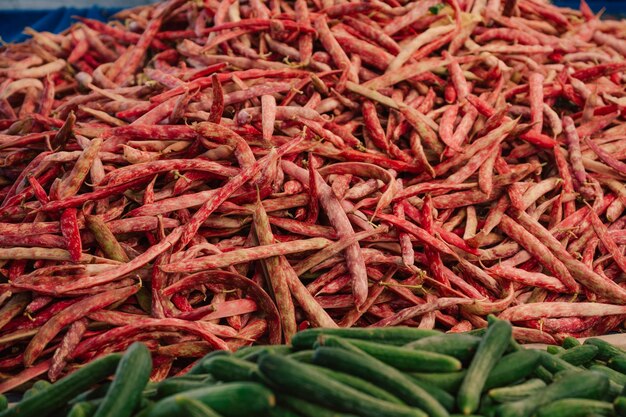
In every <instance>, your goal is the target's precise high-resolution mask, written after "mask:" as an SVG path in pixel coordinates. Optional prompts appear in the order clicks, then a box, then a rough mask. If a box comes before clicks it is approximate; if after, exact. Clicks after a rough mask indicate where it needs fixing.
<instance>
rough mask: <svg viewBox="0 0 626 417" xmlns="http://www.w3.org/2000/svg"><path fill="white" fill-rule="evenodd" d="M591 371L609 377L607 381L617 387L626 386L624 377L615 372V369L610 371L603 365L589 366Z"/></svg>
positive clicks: (625, 376)
mask: <svg viewBox="0 0 626 417" xmlns="http://www.w3.org/2000/svg"><path fill="white" fill-rule="evenodd" d="M589 369H591V370H592V371H597V372H600V373H602V374H604V375H606V376H608V377H609V379H610V380H611V381H613V382H615V383H617V384H619V385H622V386H624V385H626V375H624V374H623V373H621V372H618V371H616V370H615V369H611V368H609V367H608V366H604V365H591V366H590V367H589Z"/></svg>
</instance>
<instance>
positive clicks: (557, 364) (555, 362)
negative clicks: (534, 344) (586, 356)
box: [538, 350, 580, 374]
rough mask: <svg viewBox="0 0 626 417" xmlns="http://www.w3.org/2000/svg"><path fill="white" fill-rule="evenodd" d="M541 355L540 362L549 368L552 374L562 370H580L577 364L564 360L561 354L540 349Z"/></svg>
mask: <svg viewBox="0 0 626 417" xmlns="http://www.w3.org/2000/svg"><path fill="white" fill-rule="evenodd" d="M538 352H539V355H540V359H539V364H541V366H543V367H544V368H545V369H547V370H548V371H549V372H551V373H552V374H556V373H557V372H562V371H577V370H580V368H578V367H577V366H574V365H572V364H571V363H569V362H566V361H564V360H563V359H561V358H560V357H559V356H556V355H550V354H549V353H548V352H543V351H540V350H539V351H538Z"/></svg>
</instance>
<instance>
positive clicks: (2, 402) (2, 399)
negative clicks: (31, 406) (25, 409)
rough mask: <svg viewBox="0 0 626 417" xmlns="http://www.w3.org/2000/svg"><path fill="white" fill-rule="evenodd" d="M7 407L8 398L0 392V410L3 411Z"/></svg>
mask: <svg viewBox="0 0 626 417" xmlns="http://www.w3.org/2000/svg"><path fill="white" fill-rule="evenodd" d="M8 407H9V400H8V399H7V397H6V396H5V395H2V394H0V411H4V410H6V409H7V408H8Z"/></svg>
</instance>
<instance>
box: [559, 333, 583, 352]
mask: <svg viewBox="0 0 626 417" xmlns="http://www.w3.org/2000/svg"><path fill="white" fill-rule="evenodd" d="M581 345H582V343H580V341H579V340H578V339H576V338H575V337H572V336H567V337H566V338H565V339H563V343H561V346H563V348H565V349H571V348H573V347H576V346H581Z"/></svg>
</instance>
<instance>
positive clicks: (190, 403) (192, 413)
mask: <svg viewBox="0 0 626 417" xmlns="http://www.w3.org/2000/svg"><path fill="white" fill-rule="evenodd" d="M176 404H178V406H179V407H180V409H181V410H183V413H184V415H185V417H222V415H221V414H218V413H217V412H216V411H215V410H213V409H212V408H209V407H207V406H206V405H204V404H203V403H201V402H200V401H198V400H196V399H193V398H188V397H184V396H182V395H181V396H177V397H176Z"/></svg>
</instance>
